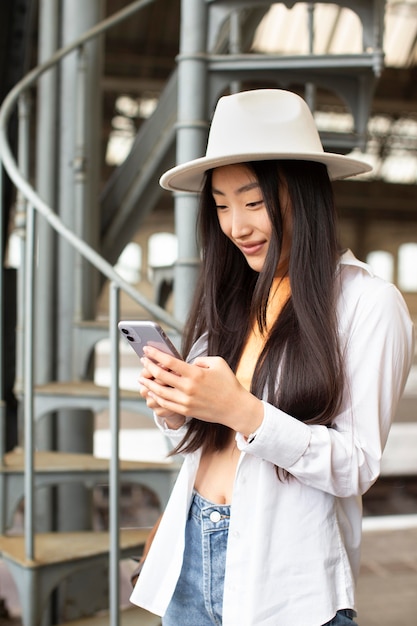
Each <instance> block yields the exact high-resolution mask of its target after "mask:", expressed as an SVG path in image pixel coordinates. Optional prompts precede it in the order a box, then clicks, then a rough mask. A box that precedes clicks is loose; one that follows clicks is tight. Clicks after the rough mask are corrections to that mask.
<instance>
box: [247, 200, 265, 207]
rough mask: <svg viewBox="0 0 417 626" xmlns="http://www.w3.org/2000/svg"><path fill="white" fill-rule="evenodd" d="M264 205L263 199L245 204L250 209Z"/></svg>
mask: <svg viewBox="0 0 417 626" xmlns="http://www.w3.org/2000/svg"><path fill="white" fill-rule="evenodd" d="M263 203H264V201H263V199H262V198H260V199H259V200H254V201H253V202H247V203H246V206H247V207H248V208H250V209H256V208H258V207H260V206H262V205H263Z"/></svg>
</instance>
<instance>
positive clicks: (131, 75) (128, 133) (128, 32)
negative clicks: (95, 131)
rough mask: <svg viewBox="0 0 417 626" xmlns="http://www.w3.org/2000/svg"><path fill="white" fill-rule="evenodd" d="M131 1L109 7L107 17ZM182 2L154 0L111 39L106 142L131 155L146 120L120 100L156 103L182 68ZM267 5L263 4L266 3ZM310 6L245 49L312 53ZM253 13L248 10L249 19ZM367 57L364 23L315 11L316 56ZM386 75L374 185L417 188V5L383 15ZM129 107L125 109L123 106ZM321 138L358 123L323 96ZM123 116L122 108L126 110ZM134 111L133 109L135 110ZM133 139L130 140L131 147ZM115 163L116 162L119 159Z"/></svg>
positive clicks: (339, 12)
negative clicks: (112, 140)
mask: <svg viewBox="0 0 417 626" xmlns="http://www.w3.org/2000/svg"><path fill="white" fill-rule="evenodd" d="M128 4H129V2H128V1H127V0H107V3H106V13H107V14H108V15H110V14H112V13H114V12H116V11H118V10H119V9H121V8H123V7H124V6H127V5H128ZM180 4H181V3H180V0H156V2H154V3H152V4H150V5H149V6H148V7H146V8H145V9H143V10H142V11H140V12H139V13H138V14H137V15H135V16H133V17H132V18H130V19H129V20H128V21H127V22H124V23H123V24H121V25H120V26H119V27H117V28H115V29H113V30H112V31H111V32H110V33H109V34H108V35H106V43H105V50H106V53H105V70H104V78H103V89H104V94H105V97H104V109H105V110H104V118H105V128H104V137H103V139H104V140H106V138H107V137H108V135H109V133H111V132H112V130H113V133H114V132H115V133H116V135H118V136H119V138H120V137H122V138H123V139H122V140H123V141H124V142H125V150H127V149H128V146H129V141H131V140H132V138H133V136H134V134H135V133H136V130H137V128H138V127H139V126H140V124H141V122H142V121H143V118H142V115H143V117H146V112H145V113H144V114H143V113H141V109H143V107H136V111H135V112H133V113H131V114H129V112H128V111H129V107H127V111H126V107H124V110H120V107H118V104H120V102H121V101H120V100H118V98H119V96H121V95H127V96H129V97H130V98H131V100H133V101H137V100H138V99H139V101H142V100H143V99H145V100H148V99H149V98H151V99H152V98H154V97H156V98H157V97H158V95H159V93H160V91H161V89H162V88H163V86H164V84H165V81H166V80H167V78H168V76H169V75H170V73H171V72H172V71H173V69H174V68H175V65H176V61H175V59H176V55H177V54H178V51H179V36H180V32H179V31H180ZM261 4H264V3H261ZM307 5H308V3H305V2H299V3H296V4H295V5H294V6H293V8H291V9H288V8H287V7H286V6H284V4H283V3H277V4H273V5H272V6H271V8H270V9H269V10H268V7H266V8H265V13H266V15H265V16H264V18H263V20H262V21H261V23H260V25H259V28H258V29H257V30H256V32H255V37H254V38H253V40H252V41H250V42H249V43H248V45H247V49H248V50H247V51H253V52H269V53H274V54H282V55H294V54H306V53H308V47H309V45H310V44H309V37H308V10H307ZM247 11H248V10H247V9H246V12H247ZM361 49H362V28H361V23H360V20H359V18H358V16H357V15H356V13H354V12H353V11H351V10H350V9H347V8H341V7H340V6H338V5H336V4H329V3H326V4H324V3H316V4H315V10H314V41H313V44H312V50H313V53H315V54H355V53H358V52H360V51H361ZM384 53H385V67H384V69H383V71H382V73H381V76H380V77H379V79H378V81H377V83H376V87H375V92H374V97H373V101H372V113H371V120H370V122H369V126H368V133H369V141H368V146H367V154H366V156H365V158H366V160H368V161H369V162H370V163H371V164H372V165H373V167H374V172H373V174H372V175H371V178H375V179H382V180H388V181H390V182H395V183H401V184H404V183H406V184H409V183H412V184H415V183H417V0H388V1H387V5H386V12H385V35H384ZM125 105H126V101H125ZM316 106H317V110H318V113H317V116H316V120H317V124H318V126H319V128H320V130H327V129H329V128H330V129H331V130H340V129H346V130H349V128H350V127H351V126H352V123H353V122H352V117H351V116H350V115H349V114H348V115H347V114H346V113H347V111H346V108H344V106H343V105H342V104H341V102H340V100H338V99H337V98H335V97H334V94H332V93H330V92H328V91H323V90H319V91H318V92H317V102H316ZM122 109H123V107H122ZM130 110H131V111H133V109H132V108H131V109H130ZM129 137H130V139H129ZM116 160H117V159H116Z"/></svg>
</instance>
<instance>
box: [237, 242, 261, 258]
mask: <svg viewBox="0 0 417 626" xmlns="http://www.w3.org/2000/svg"><path fill="white" fill-rule="evenodd" d="M264 245H265V241H253V242H250V243H245V244H240V245H239V248H240V249H241V250H242V252H243V254H244V255H245V256H252V255H254V254H258V253H259V252H260V251H261V250H262V248H263V247H264Z"/></svg>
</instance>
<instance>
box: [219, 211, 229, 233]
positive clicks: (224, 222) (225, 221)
mask: <svg viewBox="0 0 417 626" xmlns="http://www.w3.org/2000/svg"><path fill="white" fill-rule="evenodd" d="M217 219H218V221H219V226H220V230H221V231H222V232H223V233H224V234H225V235H226V237H229V238H230V235H231V222H230V219H229V218H228V216H227V215H226V214H225V213H217Z"/></svg>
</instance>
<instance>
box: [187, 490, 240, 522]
mask: <svg viewBox="0 0 417 626" xmlns="http://www.w3.org/2000/svg"><path fill="white" fill-rule="evenodd" d="M190 516H192V517H193V518H194V519H196V520H198V521H199V522H200V523H201V525H202V531H203V532H205V531H209V532H211V531H215V530H227V529H228V528H229V519H230V504H216V503H215V502H210V500H206V498H203V497H202V496H201V495H200V494H199V493H198V492H197V491H194V493H193V499H192V502H191V506H190Z"/></svg>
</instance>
